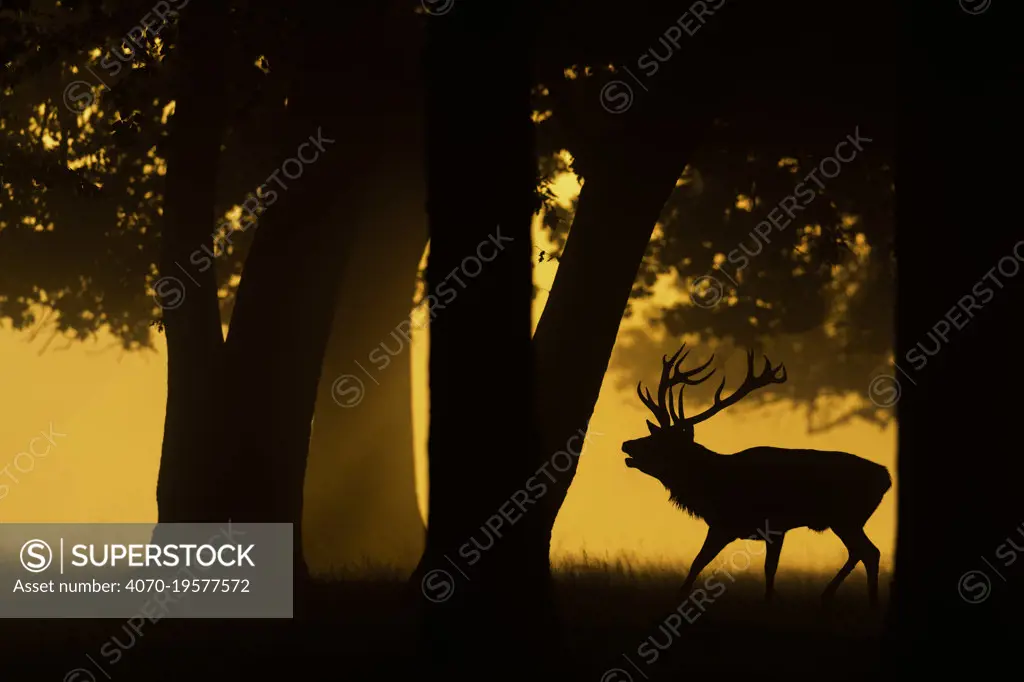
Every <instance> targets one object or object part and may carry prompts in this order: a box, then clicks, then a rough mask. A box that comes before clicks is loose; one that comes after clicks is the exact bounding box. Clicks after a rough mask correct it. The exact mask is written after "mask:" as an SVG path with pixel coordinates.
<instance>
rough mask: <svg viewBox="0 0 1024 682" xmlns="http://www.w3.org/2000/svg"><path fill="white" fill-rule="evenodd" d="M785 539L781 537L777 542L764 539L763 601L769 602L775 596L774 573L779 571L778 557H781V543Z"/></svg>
mask: <svg viewBox="0 0 1024 682" xmlns="http://www.w3.org/2000/svg"><path fill="white" fill-rule="evenodd" d="M785 539H786V536H785V535H783V536H782V537H781V538H779V539H778V541H774V540H770V539H766V540H765V545H766V546H767V548H766V550H765V555H764V599H765V601H771V600H772V596H773V595H774V594H775V572H776V571H777V570H778V569H779V557H780V556H782V541H783V540H785Z"/></svg>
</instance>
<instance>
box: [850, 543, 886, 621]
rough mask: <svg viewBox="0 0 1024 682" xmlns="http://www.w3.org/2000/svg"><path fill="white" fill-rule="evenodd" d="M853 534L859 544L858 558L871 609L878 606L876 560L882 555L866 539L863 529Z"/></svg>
mask: <svg viewBox="0 0 1024 682" xmlns="http://www.w3.org/2000/svg"><path fill="white" fill-rule="evenodd" d="M854 534H855V535H856V536H857V542H858V543H859V544H860V547H861V549H860V557H861V560H862V561H863V562H864V570H865V571H866V572H867V574H868V601H869V603H870V604H871V606H872V607H874V606H878V560H879V559H880V558H881V556H882V553H881V552H879V551H878V548H877V547H875V545H874V543H873V542H871V540H869V539H868V536H867V535H866V534H865V533H864V529H863V528H858V529H857V530H856V531H855V532H854Z"/></svg>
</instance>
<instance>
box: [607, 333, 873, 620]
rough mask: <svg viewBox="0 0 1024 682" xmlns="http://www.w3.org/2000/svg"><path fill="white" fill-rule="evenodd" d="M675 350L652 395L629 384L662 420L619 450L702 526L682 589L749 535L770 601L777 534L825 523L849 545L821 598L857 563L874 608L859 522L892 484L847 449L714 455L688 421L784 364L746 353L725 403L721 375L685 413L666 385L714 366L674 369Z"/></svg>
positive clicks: (775, 374)
mask: <svg viewBox="0 0 1024 682" xmlns="http://www.w3.org/2000/svg"><path fill="white" fill-rule="evenodd" d="M684 347H685V344H684ZM682 350H683V349H682V348H680V349H679V351H677V352H676V354H675V355H673V356H672V358H671V359H669V358H667V357H666V358H665V359H663V361H662V362H663V368H662V377H661V382H660V384H659V387H658V400H657V402H655V400H654V399H653V398H652V397H651V394H650V392H649V391H648V392H647V393H646V396H645V394H644V393H643V392H641V391H640V386H639V385H638V386H637V392H638V393H639V394H640V399H641V401H643V403H644V404H645V405H647V406H648V407H649V408H650V409H651V411H652V412H654V414H655V417H657V419H658V422H659V424H660V425H659V426H656V425H654V424H652V423H651V422H649V421H648V422H647V426H648V428H649V430H650V434H651V435H649V436H646V437H644V438H637V439H634V440H630V441H626V442H625V443H623V444H622V450H623V452H624V453H625V454H626V455H628V457H627V458H626V466H627V467H630V468H632V469H637V470H638V471H641V472H643V473H645V474H647V475H649V476H651V477H653V478H655V479H657V480H658V481H660V482H661V483H662V485H664V486H665V488H666V489H667V490H668V491H669V495H670V500H671V501H672V502H673V503H674V504H675V505H676V506H678V507H679V508H680V509H682V510H683V511H685V512H687V513H689V514H690V515H691V516H693V517H695V518H699V519H703V520H704V521H705V522H707V524H708V535H707V538H706V539H705V540H704V545H703V546H702V547H701V550H700V552H699V553H698V554H697V557H696V558H695V559H694V560H693V564H692V565H691V566H690V572H689V574H688V575H687V576H686V582H685V583H684V584H683V590H684V591H688V590H689V589H690V588H691V587H692V586H693V583H694V581H695V580H696V579H697V577H698V575H699V574H700V572H701V571H702V570H703V569H704V567H705V566H707V564H708V563H709V562H711V561H712V560H713V559H714V558H715V557H716V556H717V555H718V553H719V552H721V551H722V550H723V549H725V546H726V545H727V544H729V543H730V542H732V541H733V540H736V539H739V538H747V539H752V540H762V541H764V542H766V543H767V550H766V552H765V582H766V585H765V596H766V598H769V599H770V598H771V596H772V593H773V587H774V580H775V572H776V569H777V568H778V563H779V557H780V555H781V553H782V542H783V539H784V538H785V533H786V531H788V530H791V529H793V528H802V527H806V528H810V529H811V530H814V531H818V532H821V531H824V530H826V529H832V531H833V532H834V533H835V534H836V535H837V536H838V537H839V539H840V540H842V541H843V544H845V545H846V547H847V549H848V550H849V552H850V556H849V559H848V560H847V562H846V564H845V565H844V566H843V567H842V568H841V569H840V571H839V573H838V574H837V575H836V577H835V578H834V579H833V580H832V582H831V583H830V584H829V586H828V587H827V588H826V590H825V593H824V595H823V599H825V600H828V599H829V598H831V597H832V596H833V595H834V594H835V592H836V590H837V589H838V587H839V585H840V583H842V582H843V580H845V578H846V576H847V575H849V574H850V572H852V571H853V569H854V567H855V566H856V565H857V564H858V563H859V562H861V561H863V562H864V567H865V569H866V570H867V574H868V595H869V598H870V600H871V603H872V605H874V604H876V603H877V599H878V563H879V557H880V553H879V551H878V548H877V547H875V546H874V545H873V544H872V543H871V541H870V540H869V539H868V538H867V536H866V535H865V534H864V524H865V523H867V520H868V519H869V518H870V517H871V515H872V514H873V513H874V512H875V510H876V509H877V508H878V505H879V503H881V501H882V498H883V497H884V496H885V493H886V492H888V490H889V488H891V487H892V479H891V477H890V476H889V471H888V470H887V469H886V468H885V467H884V466H881V465H880V464H875V463H874V462H871V461H869V460H866V459H863V458H861V457H857V456H856V455H851V454H849V453H846V452H836V451H828V450H806V449H804V450H792V449H785V448H776V447H767V446H764V447H754V448H749V449H747V450H743V451H741V452H737V453H735V454H732V455H722V454H719V453H717V452H714V451H713V450H710V449H708V448H706V447H704V446H703V445H700V444H699V443H696V442H694V435H693V426H694V425H695V424H697V423H699V422H701V421H704V420H706V419H708V418H710V417H711V416H713V415H715V414H717V413H718V412H719V411H721V410H722V409H725V408H726V407H728V406H729V405H733V404H735V403H736V402H738V401H739V400H740V399H742V398H743V397H744V396H745V395H747V394H748V393H750V392H751V391H753V390H755V389H757V388H760V387H763V386H766V385H768V384H771V383H782V382H784V381H785V380H786V370H785V367H783V366H781V365H780V366H778V367H775V368H772V366H771V363H770V362H769V361H768V359H767V358H765V369H764V371H762V372H761V373H760V374H759V375H756V376H755V374H754V371H753V353H750V352H748V353H747V377H746V379H745V380H744V382H743V384H742V385H741V386H740V387H739V388H738V389H737V390H736V391H735V392H734V393H733V394H732V395H730V396H729V397H728V398H726V399H724V400H723V399H722V391H723V389H724V388H725V379H723V380H722V383H721V385H720V386H719V387H718V390H717V392H716V393H715V400H714V404H713V405H712V406H711V408H709V409H708V410H706V411H704V412H703V413H701V414H700V415H697V416H695V417H690V418H687V417H685V415H684V412H683V397H682V390H680V391H679V399H678V407H677V406H676V403H675V401H674V400H673V396H672V388H673V386H675V385H680V384H681V385H683V386H684V387H685V386H686V385H695V384H699V383H701V382H703V381H706V380H707V379H708V378H710V376H711V374H713V373H714V371H715V370H711V372H710V373H709V374H707V375H706V376H704V377H701V378H696V375H698V374H700V373H701V372H703V371H704V370H705V369H706V368H707V367H708V365H710V364H711V360H713V359H714V356H712V358H711V359H710V360H708V361H707V362H706V363H704V365H702V366H701V367H698V368H696V369H693V370H688V371H681V370H680V367H681V365H682V363H683V361H684V360H685V359H686V355H683V357H682V358H680V359H679V360H678V362H677V361H676V358H677V357H679V354H680V353H681V352H682ZM687 354H688V353H687Z"/></svg>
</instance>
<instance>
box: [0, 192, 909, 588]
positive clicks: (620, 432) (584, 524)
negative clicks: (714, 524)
mask: <svg viewBox="0 0 1024 682" xmlns="http://www.w3.org/2000/svg"><path fill="white" fill-rule="evenodd" d="M556 191H558V193H559V195H560V196H561V197H562V198H563V199H567V198H568V197H569V196H571V194H572V193H573V192H576V191H578V185H576V183H575V179H574V178H573V177H572V176H566V177H565V178H564V179H563V182H561V183H560V184H559V186H558V187H557V188H556ZM534 233H535V239H536V243H537V245H538V247H539V248H545V246H546V243H545V241H544V238H543V235H542V234H541V232H540V230H539V227H535V230H534ZM556 270H557V262H551V261H546V262H544V263H540V264H535V268H534V272H535V281H536V282H537V284H538V285H539V286H540V287H542V288H544V289H550V287H551V282H552V280H553V278H554V274H555V272H556ZM659 290H660V291H661V293H659V294H658V295H657V296H655V297H654V298H653V299H651V300H650V301H648V302H645V303H644V305H643V306H638V308H637V313H638V314H637V315H635V316H634V317H633V318H632V319H630V320H626V321H624V323H623V328H622V329H623V331H625V330H628V329H630V328H635V327H636V326H637V325H642V324H643V319H644V315H643V311H644V308H645V307H646V306H649V305H655V306H660V305H665V304H666V303H671V302H672V300H673V299H672V298H671V297H670V294H669V293H666V292H669V291H674V289H673V288H669V287H660V288H659ZM674 295H678V293H676V294H674ZM545 297H546V294H545V293H544V292H543V291H542V292H541V295H540V296H539V297H538V299H537V301H536V304H535V305H536V313H537V315H539V312H540V310H541V309H542V308H543V305H544V302H545V300H546V298H545ZM535 317H536V315H535ZM397 323H398V321H397V320H396V324H397ZM51 333H52V331H51V330H47V329H42V330H39V333H38V334H33V333H32V332H14V331H12V330H11V329H10V327H9V326H7V327H0V357H2V358H3V359H4V361H3V372H4V373H3V390H2V391H0V414H2V415H3V420H4V425H3V428H2V429H0V486H3V485H6V486H8V488H7V490H6V493H5V491H4V488H2V487H0V522H6V523H28V522H77V521H91V522H153V521H155V520H156V500H155V490H156V477H157V469H158V465H159V457H160V443H161V438H162V430H163V412H164V407H165V400H166V364H165V362H166V355H165V348H164V345H163V337H162V336H159V337H158V338H157V344H156V352H151V351H150V352H140V353H124V352H123V351H121V350H120V348H119V347H116V346H114V345H113V340H112V339H111V338H109V337H106V338H101V339H98V340H96V341H90V342H87V343H74V344H68V342H67V341H64V340H61V339H57V340H55V341H53V343H50V344H49V345H48V346H47V340H48V339H49V336H50V334H51ZM651 333H654V332H653V331H652V332H651ZM659 333H660V332H659ZM426 335H427V330H426V329H425V328H424V329H422V330H419V331H418V332H417V333H416V334H415V335H414V339H413V346H412V352H413V353H414V359H413V363H412V364H413V369H412V372H413V381H414V387H415V388H414V395H413V405H414V414H415V426H416V443H415V446H416V460H417V462H416V465H417V484H418V488H419V490H418V492H419V497H420V508H421V511H424V512H425V508H426V507H425V493H426V483H427V482H426V479H425V473H426V435H427V431H426V428H427V399H428V395H427V383H426V360H427V344H426ZM622 338H623V336H622V335H621V334H620V340H621V339H622ZM44 347H46V349H45V352H42V353H41V351H42V350H43V349H44ZM779 360H785V359H783V358H779ZM652 362H654V363H655V364H654V366H653V367H652V369H651V370H650V371H649V372H647V373H646V374H645V378H647V379H650V378H651V377H653V376H655V375H656V374H657V371H659V370H660V364H659V363H658V358H652ZM736 380H738V377H736ZM617 384H618V382H616V381H613V380H606V381H605V385H604V387H603V390H602V392H601V396H600V399H599V401H598V403H597V409H596V413H595V415H594V418H593V419H592V421H591V430H592V433H593V434H594V435H591V436H590V437H589V438H588V445H587V447H585V448H584V451H583V454H582V456H581V458H580V466H579V471H578V473H577V476H576V479H575V480H574V481H573V484H572V487H571V489H570V490H569V495H568V498H567V499H566V502H565V505H564V506H563V507H562V511H561V514H560V515H559V517H558V521H557V523H556V524H555V528H554V537H553V548H552V551H553V555H554V556H555V557H556V559H557V558H567V557H579V556H580V555H581V554H583V553H584V552H586V554H587V555H588V557H590V558H593V559H598V560H602V559H613V560H614V559H616V558H620V557H623V558H628V559H629V560H631V561H634V562H637V563H643V562H663V561H664V562H680V561H681V562H683V563H685V564H689V562H690V561H691V560H692V558H693V556H694V555H695V554H696V552H697V549H698V548H699V547H700V544H701V542H702V540H703V538H704V534H705V532H706V525H705V524H704V523H703V522H702V521H696V520H693V519H690V518H688V517H687V516H685V515H684V514H683V513H681V512H679V511H678V510H677V509H675V508H674V507H672V506H671V505H670V504H669V503H668V494H667V493H666V492H665V490H664V489H663V488H662V486H661V484H659V483H658V482H657V481H655V480H653V479H651V478H648V477H647V476H645V475H644V474H642V473H640V472H638V471H636V470H631V469H627V468H626V467H625V465H624V464H623V457H624V456H623V454H622V452H621V445H622V442H623V441H624V440H628V439H630V438H635V437H638V436H642V435H646V432H647V431H646V426H645V423H644V421H645V419H647V418H648V416H649V415H648V413H647V412H646V409H645V408H644V407H643V406H642V405H641V404H640V402H639V400H638V399H637V397H636V393H635V391H633V390H632V389H625V390H619V389H618V388H617ZM633 385H634V386H635V381H634V383H633ZM732 385H734V384H733V383H731V382H730V386H732ZM51 425H52V429H53V431H54V432H55V433H54V434H53V435H51V438H52V440H53V441H54V443H55V445H50V444H49V443H47V441H46V440H45V439H40V440H36V441H35V442H34V450H35V452H37V453H46V450H47V447H49V448H50V449H49V452H48V453H47V454H45V455H43V454H40V456H38V457H33V456H24V455H23V456H21V457H20V459H18V461H17V462H15V457H16V456H17V455H18V453H20V452H24V451H26V450H27V449H28V448H29V446H30V442H32V439H33V438H36V437H39V436H41V434H50V430H51ZM239 427H240V428H241V427H242V425H239ZM57 434H62V435H57ZM598 434H599V435H598ZM697 439H698V441H699V442H701V443H702V444H704V445H706V446H708V447H710V448H712V449H714V450H717V451H718V452H723V453H730V452H735V451H737V450H742V449H743V448H747V447H751V446H755V445H775V446H781V447H793V448H802V447H806V448H816V449H823V450H845V451H847V452H852V453H854V454H857V455H860V456H862V457H865V458H867V459H871V460H873V461H875V462H878V463H880V464H884V465H886V466H888V467H889V468H890V471H891V472H892V473H893V476H894V478H895V452H896V428H895V427H894V426H890V427H889V428H887V429H885V430H884V431H881V430H879V429H878V428H876V427H870V426H866V425H864V424H862V423H859V422H854V423H852V424H847V425H844V426H842V427H838V428H835V429H833V430H831V431H829V432H827V433H824V434H815V435H808V434H807V433H806V419H805V417H804V415H803V413H798V412H796V411H794V410H793V409H792V407H791V406H789V405H787V404H786V403H776V404H774V405H772V406H770V407H766V408H764V409H762V410H759V411H757V412H741V413H740V414H739V415H736V414H730V413H729V412H728V411H726V412H723V413H722V414H720V415H718V416H716V417H715V418H714V419H713V420H710V421H708V422H706V423H704V424H702V425H701V426H700V427H699V428H698V431H697ZM4 467H7V468H6V470H5V469H4ZM895 500H896V489H895V487H894V489H893V490H892V491H890V492H889V493H888V494H887V495H886V497H885V499H884V500H883V501H882V504H881V506H880V508H879V509H878V511H877V512H876V513H875V515H874V516H873V517H872V518H871V520H870V521H869V522H868V525H867V533H868V536H869V537H870V538H871V539H872V540H873V541H874V543H875V544H876V545H877V546H878V547H879V549H880V550H881V551H882V564H883V567H885V566H891V562H892V550H893V547H894V542H895V520H896V519H895V513H896V511H895ZM727 551H728V550H727ZM724 554H725V553H723V555H724ZM845 559H846V552H845V549H844V548H843V545H842V543H841V542H840V541H839V540H838V539H837V538H836V537H835V536H834V535H832V534H831V533H830V532H826V533H824V534H816V533H812V532H810V531H807V530H799V531H793V532H790V533H789V534H788V535H787V540H786V544H785V547H784V550H783V557H782V562H781V566H782V568H781V569H780V571H781V573H780V574H781V575H784V574H785V569H786V567H787V566H789V567H804V568H822V569H825V570H830V571H835V570H838V568H839V566H840V565H841V564H842V563H843V562H844V561H845ZM311 568H312V569H313V570H314V571H315V570H317V568H318V567H317V566H316V565H313V566H312V567H311ZM755 569H756V570H760V562H755ZM859 570H862V569H859Z"/></svg>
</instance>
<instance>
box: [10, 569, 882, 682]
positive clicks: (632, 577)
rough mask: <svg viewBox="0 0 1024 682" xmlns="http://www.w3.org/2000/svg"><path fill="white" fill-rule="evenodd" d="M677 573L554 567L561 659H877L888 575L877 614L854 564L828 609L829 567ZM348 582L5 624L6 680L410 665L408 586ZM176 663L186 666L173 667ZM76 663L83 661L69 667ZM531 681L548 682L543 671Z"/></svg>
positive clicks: (182, 680) (665, 675) (688, 671)
mask: <svg viewBox="0 0 1024 682" xmlns="http://www.w3.org/2000/svg"><path fill="white" fill-rule="evenodd" d="M683 577H684V574H683V572H682V571H678V572H673V571H665V570H655V569H650V568H639V569H638V568H633V567H630V566H629V565H626V564H622V563H619V564H601V563H593V562H587V563H582V562H575V563H570V564H563V565H561V566H559V567H558V572H557V583H556V585H557V603H558V608H559V612H560V614H561V618H562V621H563V623H564V632H565V635H566V648H567V650H568V651H567V653H566V658H567V662H568V663H569V667H570V669H571V670H574V671H576V672H575V673H574V674H573V675H572V677H573V678H575V679H580V680H592V681H593V682H599V681H600V682H628V681H629V680H634V681H637V682H639V680H643V679H650V680H675V679H688V680H692V679H696V678H695V677H694V675H695V674H702V673H703V674H705V675H706V674H714V675H716V676H721V677H722V678H724V679H742V678H744V677H748V676H756V677H757V678H759V679H764V678H765V677H767V678H768V679H785V680H794V679H819V678H824V677H827V678H828V679H829V680H830V681H832V680H835V679H837V678H838V679H855V678H860V679H864V678H865V677H866V676H870V674H871V670H872V669H873V668H874V667H875V666H876V665H877V662H878V657H879V655H880V654H879V647H880V643H881V639H880V634H881V631H882V621H883V618H884V614H885V603H886V601H887V596H888V595H887V591H886V589H885V587H886V586H887V585H888V582H889V581H888V576H885V575H883V576H882V579H881V585H882V604H881V606H880V607H879V608H878V609H877V610H874V611H872V610H871V609H870V607H869V606H868V602H867V587H866V584H865V582H866V581H865V576H864V572H863V570H862V569H858V570H857V571H855V572H854V573H853V574H852V575H851V576H850V577H849V578H848V579H847V581H846V583H844V585H843V587H842V588H841V589H840V591H839V596H838V598H837V601H836V602H835V604H834V607H833V608H832V609H831V610H830V611H828V612H822V610H821V609H820V604H819V595H820V593H821V591H822V589H823V588H824V586H825V585H826V584H827V583H828V581H829V579H830V578H831V575H830V574H829V575H826V574H813V573H797V572H794V571H792V570H790V571H787V570H785V568H784V567H782V568H780V572H779V578H778V580H777V584H776V588H777V590H778V598H777V600H776V601H774V602H772V603H765V602H764V600H763V589H764V583H763V577H762V576H761V575H760V574H759V572H753V571H752V572H749V573H745V574H743V575H740V576H737V579H736V581H735V582H731V581H730V580H729V579H728V578H727V577H725V576H719V577H720V579H721V581H720V582H721V585H723V586H724V587H723V588H713V589H709V598H712V597H713V598H714V599H713V601H705V603H704V604H703V607H704V610H703V611H701V610H700V608H698V607H697V606H694V605H693V604H692V603H691V604H690V605H687V606H683V607H682V609H681V610H680V611H676V609H677V608H678V607H680V604H681V603H682V600H681V599H680V596H679V595H678V594H677V590H678V587H679V585H680V584H681V583H682V580H683ZM345 578H346V577H345V576H335V579H332V580H321V581H318V582H317V584H316V587H315V588H314V594H313V598H312V599H311V602H310V603H311V609H312V610H311V613H310V619H309V620H308V621H306V622H305V623H304V624H302V625H300V624H299V622H298V621H292V622H285V621H275V622H266V621H238V620H235V621H208V620H199V621H197V620H175V619H163V620H161V621H159V622H158V623H146V624H144V625H143V626H142V627H141V634H136V633H132V632H131V630H130V629H129V628H127V627H126V625H125V622H124V621H122V620H114V619H108V620H59V621H26V620H8V621H5V622H4V626H3V627H4V629H5V630H6V632H5V635H4V640H5V646H4V648H5V650H6V651H7V652H8V657H5V659H6V660H5V666H4V667H5V675H4V678H5V679H6V680H11V682H16V681H17V682H20V681H21V680H37V679H38V680H58V679H59V680H64V682H93V681H94V680H106V679H111V680H162V679H174V680H175V681H176V682H190V681H191V680H203V679H245V680H249V679H264V678H265V679H289V680H290V679H294V680H305V679H321V678H322V677H323V676H324V675H326V674H328V673H330V672H331V671H334V674H331V677H332V678H339V679H352V680H364V679H365V680H370V679H383V680H388V679H402V678H406V677H408V676H409V675H410V674H413V673H415V671H417V669H418V665H417V663H416V656H415V651H414V648H413V642H414V641H415V638H414V637H413V635H414V633H415V626H414V625H413V623H412V622H411V619H410V618H409V616H408V611H407V610H404V609H403V603H405V602H403V597H404V596H407V595H408V594H410V592H409V591H408V589H407V588H406V583H403V582H402V581H401V580H400V579H399V578H398V576H389V575H387V574H386V573H381V574H380V575H379V577H377V578H375V579H361V580H354V579H345ZM702 582H703V579H702V580H700V581H698V585H700V584H701V583H702ZM673 612H676V613H682V614H684V615H686V617H687V618H688V619H689V621H692V622H687V620H684V619H683V618H682V617H680V616H678V615H677V616H672V614H673ZM676 632H678V634H676ZM649 638H653V639H649ZM655 644H658V645H660V646H661V647H663V649H658V648H656V646H655ZM118 654H120V655H119V656H118ZM182 665H183V666H185V669H184V672H183V671H182V669H181V668H180V667H177V666H182ZM285 665H288V666H289V667H292V666H295V667H297V670H295V668H293V671H294V672H292V673H291V674H284V671H285V668H284V666H285ZM76 669H81V670H79V671H78V672H77V673H73V672H72V671H74V670H76ZM277 669H279V670H280V672H275V670H277ZM616 669H618V670H616ZM623 673H625V675H624V674H623ZM626 675H628V676H626ZM107 676H109V677H107ZM254 676H255V677H254ZM486 677H487V675H482V676H481V679H485V678H486ZM536 679H538V680H543V679H546V678H545V676H544V675H543V671H538V676H537V678H536Z"/></svg>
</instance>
